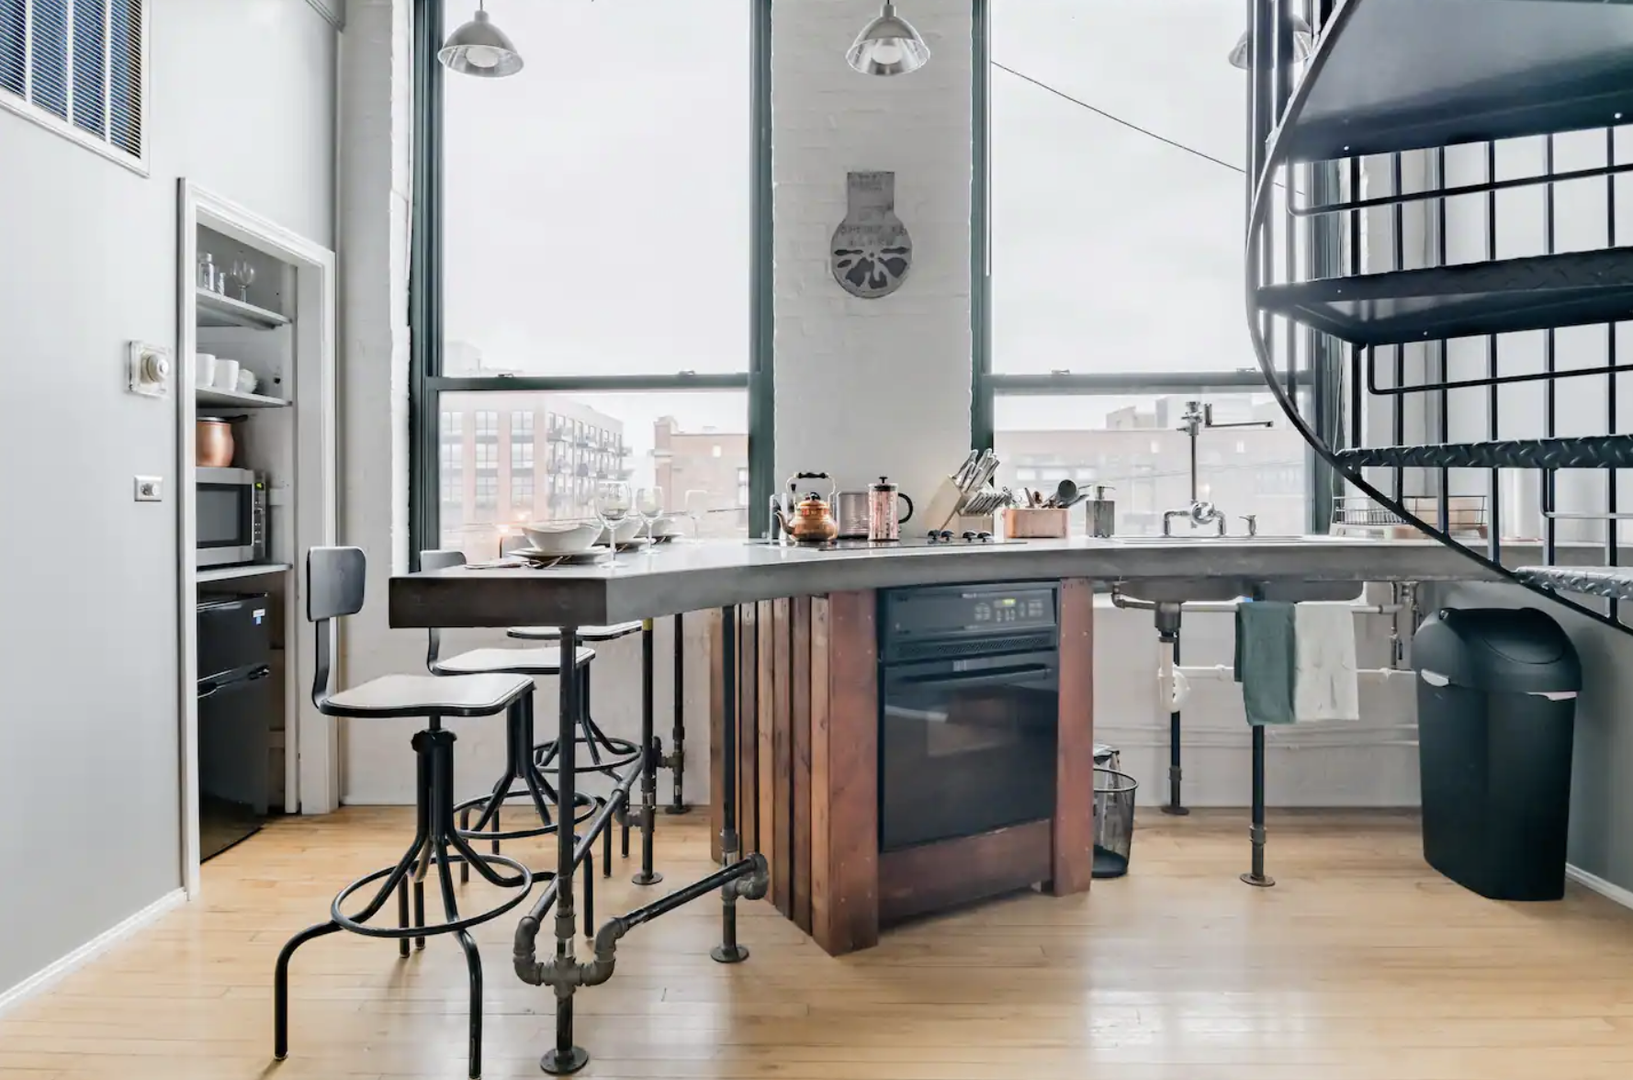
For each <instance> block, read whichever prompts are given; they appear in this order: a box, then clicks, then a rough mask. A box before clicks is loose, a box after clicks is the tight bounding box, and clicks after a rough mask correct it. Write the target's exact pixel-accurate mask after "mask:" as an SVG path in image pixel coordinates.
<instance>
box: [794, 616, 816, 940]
mask: <svg viewBox="0 0 1633 1080" xmlns="http://www.w3.org/2000/svg"><path fill="white" fill-rule="evenodd" d="M789 619H790V621H791V622H792V623H793V626H792V627H791V630H792V633H791V635H790V641H789V658H788V667H789V684H790V686H789V693H790V696H791V698H792V701H791V703H790V704H791V716H790V718H789V727H790V728H791V738H790V742H791V744H792V747H791V750H790V755H789V756H790V759H791V771H792V774H793V775H792V778H791V781H790V788H791V792H790V798H791V802H792V808H793V809H792V821H791V822H790V831H791V833H792V836H791V844H792V850H793V858H792V859H790V860H789V862H790V866H789V870H790V874H789V878H790V882H789V891H790V899H789V907H790V912H791V914H790V918H792V919H793V920H794V925H795V926H798V927H799V928H800V929H801V930H804V931H805V932H806V933H807V934H809V933H810V932H811V703H812V695H813V693H814V691H815V690H816V684H815V683H814V682H813V681H812V679H811V598H810V597H808V596H797V597H795V598H794V599H793V601H792V611H791V613H790V615H789Z"/></svg>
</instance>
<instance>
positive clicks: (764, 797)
mask: <svg viewBox="0 0 1633 1080" xmlns="http://www.w3.org/2000/svg"><path fill="white" fill-rule="evenodd" d="M755 607H756V608H757V609H758V611H757V614H756V617H755V626H756V629H757V630H758V635H757V637H758V641H759V645H758V648H757V650H756V652H755V655H754V663H755V671H756V674H755V687H756V692H757V694H758V697H757V698H756V699H755V702H754V706H755V709H754V711H755V718H754V731H755V739H756V740H757V741H758V742H759V744H760V746H759V750H758V751H757V752H756V753H757V755H758V757H757V759H756V763H757V765H758V766H759V772H760V782H759V786H758V790H757V794H758V795H759V802H760V831H759V837H760V846H759V847H758V848H753V849H751V850H754V851H758V852H760V853H761V854H763V855H764V856H765V857H766V861H767V862H769V863H770V864H771V865H772V867H773V868H775V867H776V865H777V864H778V863H779V862H781V861H782V852H781V851H780V850H779V849H778V847H777V828H776V818H777V810H776V801H777V777H776V771H777V756H776V753H775V751H774V749H773V746H772V743H773V739H772V730H771V729H772V726H773V718H774V717H775V715H776V711H777V710H776V701H777V684H776V680H775V679H773V677H772V670H771V656H772V652H773V639H774V638H775V637H776V625H775V620H774V618H773V613H772V605H771V601H770V600H761V601H760V602H759V603H758V604H756V605H755Z"/></svg>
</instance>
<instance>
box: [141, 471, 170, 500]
mask: <svg viewBox="0 0 1633 1080" xmlns="http://www.w3.org/2000/svg"><path fill="white" fill-rule="evenodd" d="M135 487H136V501H137V502H164V477H162V476H138V477H136V485H135Z"/></svg>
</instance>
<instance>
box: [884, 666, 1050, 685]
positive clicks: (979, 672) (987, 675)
mask: <svg viewBox="0 0 1633 1080" xmlns="http://www.w3.org/2000/svg"><path fill="white" fill-rule="evenodd" d="M1055 671H1056V667H1055V665H1053V664H1012V665H1010V666H1008V667H989V668H978V669H976V670H974V671H943V672H937V673H936V674H933V675H931V674H923V675H887V676H886V677H885V685H886V686H892V685H894V686H925V685H929V684H932V683H957V684H958V685H960V686H979V685H981V684H983V683H1007V682H1014V681H1015V679H1016V678H1017V677H1021V678H1025V677H1028V676H1033V675H1053V674H1054V673H1055Z"/></svg>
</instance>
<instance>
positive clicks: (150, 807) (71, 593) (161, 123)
mask: <svg viewBox="0 0 1633 1080" xmlns="http://www.w3.org/2000/svg"><path fill="white" fill-rule="evenodd" d="M335 42H336V35H335V32H334V30H333V29H332V28H331V27H330V26H329V25H328V24H327V23H326V22H325V21H324V20H323V18H322V17H321V16H320V15H319V14H318V13H317V12H316V11H314V10H313V9H312V8H311V7H309V6H308V5H307V4H306V3H305V2H304V0H234V2H233V3H230V4H228V3H222V2H220V0H153V3H152V46H151V63H150V70H151V77H152V85H151V98H150V106H149V114H148V129H147V130H148V138H149V140H150V142H149V145H150V148H151V156H150V162H151V175H150V176H148V177H141V176H138V175H135V174H134V173H132V172H130V171H129V170H127V169H125V168H122V167H121V166H119V165H116V164H113V163H112V162H109V161H107V160H105V159H103V158H101V157H99V156H96V155H95V154H93V153H91V152H89V151H87V150H84V149H82V148H80V147H79V146H76V145H74V144H73V143H71V142H69V141H68V140H66V139H63V138H61V137H59V136H57V135H55V134H53V133H51V132H49V131H46V130H44V129H42V128H40V127H38V126H36V125H34V124H31V123H29V122H28V121H26V120H23V119H20V118H18V117H17V116H14V115H13V114H11V113H9V112H0V162H4V167H3V168H0V249H3V251H4V258H0V357H4V358H5V361H6V365H5V366H6V369H7V372H8V384H7V386H6V389H5V392H4V393H3V394H0V460H4V461H6V462H8V463H9V465H10V468H9V471H8V472H7V474H6V477H5V479H4V481H0V492H3V493H4V502H5V520H6V522H7V525H8V527H7V528H5V529H0V565H4V566H6V567H8V568H9V569H8V570H6V571H5V572H4V574H3V577H0V582H3V584H0V686H3V687H4V693H5V696H6V699H5V704H4V714H5V716H6V724H7V747H6V751H5V753H4V754H0V819H3V820H4V821H6V822H7V826H6V827H5V828H4V829H0V864H4V865H5V866H7V867H10V868H11V872H10V873H9V875H8V884H7V885H6V886H5V887H4V888H0V922H3V923H4V924H5V925H6V926H7V927H8V928H9V930H8V933H7V934H6V946H5V948H4V949H0V990H3V989H4V988H5V987H9V986H11V985H13V984H15V983H17V982H18V981H19V980H21V979H23V978H25V977H26V976H28V975H29V974H30V973H32V972H35V971H37V970H39V969H40V968H42V967H44V966H45V965H47V964H49V963H50V962H52V961H53V960H55V959H57V958H58V957H60V956H63V955H64V954H66V953H68V952H69V951H71V950H72V949H74V948H76V947H78V946H79V945H81V944H83V943H84V942H86V941H88V940H89V939H91V938H92V937H94V936H96V935H97V934H100V933H102V932H103V931H105V930H107V929H108V928H110V927H112V926H114V925H115V924H117V923H119V922H121V921H122V920H124V919H125V918H127V917H129V916H130V915H132V914H133V913H135V912H137V911H139V910H141V909H142V908H144V907H146V906H147V905H149V904H151V903H152V902H153V901H155V900H156V899H158V898H160V897H161V896H163V895H164V894H166V893H168V892H170V891H171V890H173V889H175V888H177V887H179V885H180V883H181V853H180V842H179V829H178V823H179V815H180V794H179V786H178V762H179V724H178V710H179V705H180V703H179V701H178V698H177V688H176V670H177V655H176V587H177V576H176V562H177V550H176V545H177V529H176V516H175V504H174V502H173V501H168V500H167V502H166V503H165V504H163V505H157V506H154V505H137V504H135V503H133V502H132V499H131V492H132V480H131V478H132V476H133V474H136V473H151V474H156V475H160V476H164V477H167V478H169V479H170V480H172V481H173V480H174V476H175V455H176V439H175V426H176V414H175V404H174V402H173V401H172V402H156V401H151V400H148V399H145V398H140V397H135V396H132V395H129V394H127V393H125V390H124V352H123V349H124V344H125V342H126V341H128V340H133V339H136V340H142V341H146V342H152V343H155V344H160V345H165V346H168V347H171V348H174V346H175V343H176V310H177V306H176V305H177V297H176V250H177V246H176V245H177V232H176V228H177V226H176V205H177V180H178V178H182V177H185V178H188V179H191V180H194V181H196V182H198V183H199V184H201V185H203V186H205V187H206V188H208V189H210V190H212V191H214V192H217V193H219V194H221V195H223V196H225V197H227V198H229V199H232V200H234V201H236V202H239V203H242V204H243V205H245V206H248V207H250V208H252V209H254V210H255V211H256V212H258V213H260V214H262V215H264V216H266V217H268V218H270V219H272V220H274V221H276V222H279V223H280V224H282V225H284V226H287V227H288V228H291V229H293V230H295V231H297V232H300V233H302V234H304V235H306V236H308V237H311V238H312V239H314V240H316V241H318V242H320V243H323V244H325V245H327V244H330V243H331V242H332V239H333V214H332V191H333V179H334V172H333V150H332V146H333V117H334V82H335V79H334V72H335V49H336V44H335ZM173 494H174V493H173V491H172V492H169V495H170V496H171V498H172V499H173ZM60 560H72V569H71V570H70V569H68V568H67V564H66V563H62V562H60ZM54 566H60V567H61V569H59V570H55V571H54V570H53V569H51V568H52V567H54Z"/></svg>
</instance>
